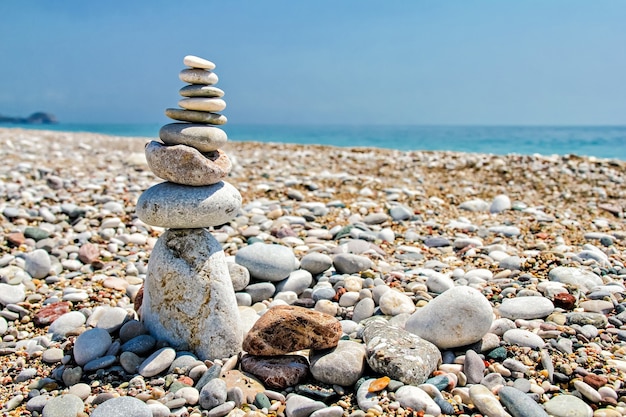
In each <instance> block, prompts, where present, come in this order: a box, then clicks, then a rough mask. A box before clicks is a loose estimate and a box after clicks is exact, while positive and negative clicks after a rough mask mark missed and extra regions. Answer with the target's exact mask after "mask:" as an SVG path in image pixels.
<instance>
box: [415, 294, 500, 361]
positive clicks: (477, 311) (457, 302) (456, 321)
mask: <svg viewBox="0 0 626 417" xmlns="http://www.w3.org/2000/svg"><path fill="white" fill-rule="evenodd" d="M492 319H493V311H492V308H491V304H490V303H489V301H488V300H487V299H486V298H485V296H484V295H482V294H481V293H480V292H479V291H477V290H475V289H473V288H471V287H460V286H459V287H454V288H451V289H449V290H448V291H446V292H444V293H442V294H440V295H439V296H437V297H436V298H434V299H433V300H431V301H430V302H429V303H428V304H426V306H424V307H422V308H420V309H418V310H417V311H416V312H415V313H413V315H412V316H411V317H410V318H409V319H408V320H407V322H406V326H405V328H406V330H407V331H409V332H411V333H414V334H416V335H418V336H420V337H422V338H423V339H426V340H428V341H429V342H431V343H433V344H435V345H436V346H437V347H438V348H440V349H448V348H454V347H459V346H465V345H469V344H471V343H475V342H478V341H479V340H480V339H481V338H482V337H483V336H484V335H485V334H486V333H487V332H488V331H489V328H490V327H491V322H492Z"/></svg>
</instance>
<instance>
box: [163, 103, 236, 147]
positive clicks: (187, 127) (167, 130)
mask: <svg viewBox="0 0 626 417" xmlns="http://www.w3.org/2000/svg"><path fill="white" fill-rule="evenodd" d="M181 111H186V112H190V113H204V112H196V111H189V110H181ZM207 114H212V113H207ZM159 138H160V139H161V140H162V141H163V143H165V144H167V145H187V146H191V147H192V148H195V149H197V150H199V151H200V152H211V151H215V150H217V149H219V148H221V147H223V146H224V145H225V144H226V142H227V141H228V136H227V135H226V132H224V131H223V130H222V129H220V128H217V127H212V126H207V125H205V124H202V123H170V124H167V125H165V126H163V127H161V130H159Z"/></svg>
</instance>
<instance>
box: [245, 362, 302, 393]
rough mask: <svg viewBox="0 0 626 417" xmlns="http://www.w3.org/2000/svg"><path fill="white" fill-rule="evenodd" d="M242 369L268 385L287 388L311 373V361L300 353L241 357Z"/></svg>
mask: <svg viewBox="0 0 626 417" xmlns="http://www.w3.org/2000/svg"><path fill="white" fill-rule="evenodd" d="M241 370H242V371H244V372H248V373H251V374H252V375H254V376H256V377H257V378H259V379H260V380H261V381H262V382H263V383H264V384H265V386H267V387H270V388H274V389H281V390H282V389H285V388H287V387H292V386H294V385H297V384H299V383H300V382H302V381H303V380H304V379H305V378H306V377H307V375H308V374H309V361H308V360H307V359H306V358H305V357H304V356H300V355H284V356H269V357H267V356H265V357H264V356H253V355H245V356H244V357H243V358H241Z"/></svg>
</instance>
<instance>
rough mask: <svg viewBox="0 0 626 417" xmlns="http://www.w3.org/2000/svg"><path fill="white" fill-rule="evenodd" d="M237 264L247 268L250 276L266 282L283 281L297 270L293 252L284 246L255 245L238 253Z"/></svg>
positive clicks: (236, 256)
mask: <svg viewBox="0 0 626 417" xmlns="http://www.w3.org/2000/svg"><path fill="white" fill-rule="evenodd" d="M235 262H236V263H237V264H239V265H242V266H245V267H246V268H247V269H248V271H250V276H252V277H253V278H256V279H259V280H264V281H273V282H275V281H282V280H283V279H285V278H287V277H288V276H289V274H290V273H291V272H292V271H293V270H294V269H295V266H296V257H295V255H294V254H293V251H292V250H291V249H290V248H288V247H286V246H282V245H275V244H266V243H255V244H252V245H249V246H244V247H242V248H241V249H239V250H238V251H237V254H236V255H235Z"/></svg>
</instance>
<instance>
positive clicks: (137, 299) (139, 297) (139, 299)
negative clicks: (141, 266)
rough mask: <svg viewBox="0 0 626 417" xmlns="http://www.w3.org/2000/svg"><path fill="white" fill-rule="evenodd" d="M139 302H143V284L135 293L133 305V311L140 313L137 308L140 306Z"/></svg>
mask: <svg viewBox="0 0 626 417" xmlns="http://www.w3.org/2000/svg"><path fill="white" fill-rule="evenodd" d="M141 303H143V285H141V287H140V288H139V290H138V291H137V295H135V301H134V303H133V305H134V306H135V311H136V312H137V313H140V311H139V309H140V308H141Z"/></svg>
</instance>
